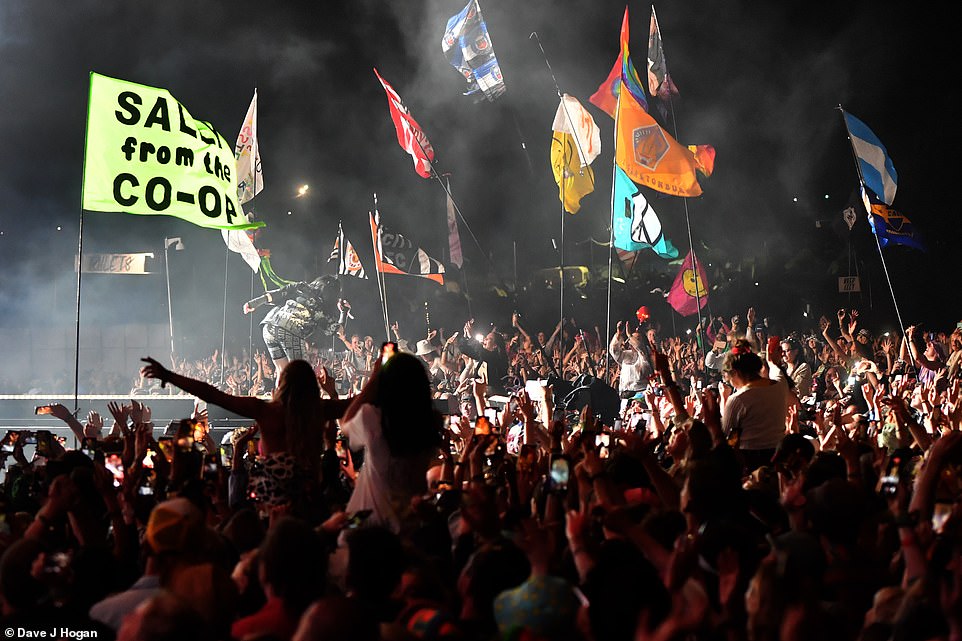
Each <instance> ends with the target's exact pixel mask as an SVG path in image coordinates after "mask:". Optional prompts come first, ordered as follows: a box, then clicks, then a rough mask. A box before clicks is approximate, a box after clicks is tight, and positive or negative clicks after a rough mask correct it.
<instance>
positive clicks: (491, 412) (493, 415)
mask: <svg viewBox="0 0 962 641" xmlns="http://www.w3.org/2000/svg"><path fill="white" fill-rule="evenodd" d="M484 416H485V418H487V419H488V420H489V421H490V422H491V423H496V422H497V421H498V410H496V409H494V408H493V407H486V408H484Z"/></svg>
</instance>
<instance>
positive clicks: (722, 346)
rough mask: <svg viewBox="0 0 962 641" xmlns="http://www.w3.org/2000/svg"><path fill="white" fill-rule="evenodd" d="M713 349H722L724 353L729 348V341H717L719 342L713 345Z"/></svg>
mask: <svg viewBox="0 0 962 641" xmlns="http://www.w3.org/2000/svg"><path fill="white" fill-rule="evenodd" d="M712 347H714V348H715V349H720V350H722V351H724V350H725V348H726V347H728V341H725V340H721V339H717V340H716V341H715V342H714V343H713V344H712Z"/></svg>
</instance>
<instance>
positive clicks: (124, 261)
mask: <svg viewBox="0 0 962 641" xmlns="http://www.w3.org/2000/svg"><path fill="white" fill-rule="evenodd" d="M153 257H154V254H153V253H151V252H145V253H142V254H84V257H83V273H85V274H150V273H151V272H149V271H147V259H148V258H153ZM79 262H80V261H79V259H78V257H77V256H76V255H74V271H77V264H78V263H79Z"/></svg>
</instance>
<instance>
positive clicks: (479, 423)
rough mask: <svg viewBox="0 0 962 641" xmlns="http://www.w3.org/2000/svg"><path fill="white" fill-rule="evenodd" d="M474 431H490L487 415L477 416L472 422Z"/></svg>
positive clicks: (477, 432)
mask: <svg viewBox="0 0 962 641" xmlns="http://www.w3.org/2000/svg"><path fill="white" fill-rule="evenodd" d="M474 433H475V434H482V435H487V434H490V433H491V422H490V421H489V420H488V417H487V416H479V417H478V420H476V421H475V422H474Z"/></svg>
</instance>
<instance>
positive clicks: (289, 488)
mask: <svg viewBox="0 0 962 641" xmlns="http://www.w3.org/2000/svg"><path fill="white" fill-rule="evenodd" d="M141 360H143V361H144V362H145V363H147V364H146V365H144V367H143V368H141V374H142V375H143V376H144V377H146V378H155V379H158V380H160V382H161V384H162V385H165V386H166V385H167V383H170V384H171V385H175V386H176V387H179V388H180V389H182V390H184V391H185V392H187V393H188V394H193V395H194V396H196V397H197V398H199V399H201V400H203V401H207V402H208V403H212V404H214V405H218V406H220V407H223V408H224V409H226V410H228V411H230V412H233V413H234V414H239V415H240V416H245V417H247V418H250V419H253V420H254V421H256V423H257V426H258V428H259V429H260V433H261V438H260V453H259V454H260V455H259V457H258V461H259V462H260V463H262V467H261V470H262V473H261V474H260V475H258V476H256V477H254V478H252V479H251V484H252V486H251V487H252V493H253V494H254V495H255V497H256V500H257V501H258V502H261V503H263V504H265V505H267V506H280V505H284V504H288V503H289V502H290V500H291V498H292V497H291V493H292V492H293V491H294V489H295V487H294V484H295V483H296V480H297V479H304V480H308V481H312V480H317V478H318V477H319V472H320V462H321V454H322V452H323V449H324V427H325V425H326V424H327V422H328V421H332V420H335V419H337V418H339V417H340V416H341V415H342V414H343V413H344V410H345V409H346V408H347V406H348V404H349V403H350V399H345V400H339V399H338V398H337V390H336V389H335V388H334V379H333V377H331V376H330V375H329V374H328V372H327V370H326V369H325V370H323V371H322V374H321V376H320V379H321V380H320V384H321V385H323V386H324V391H326V392H327V393H328V394H329V395H330V396H331V398H330V399H322V398H321V390H320V386H319V381H318V376H317V375H316V374H315V373H314V369H313V368H312V367H311V365H310V363H308V362H307V361H304V360H299V359H298V360H293V361H290V362H289V363H288V364H287V366H286V367H284V368H283V370H281V373H280V376H279V378H278V384H277V387H276V388H274V392H273V395H272V397H271V399H270V400H269V401H265V400H262V399H260V398H257V397H255V396H234V395H232V394H227V393H226V392H222V391H221V390H219V389H217V388H216V387H214V386H213V385H209V384H208V383H205V382H204V381H199V380H197V379H193V378H189V377H187V376H182V375H180V374H177V373H175V372H172V371H170V370H168V369H167V368H166V367H164V366H163V365H161V364H160V363H158V362H157V361H156V360H154V359H153V358H150V357H147V358H144V359H141Z"/></svg>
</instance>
